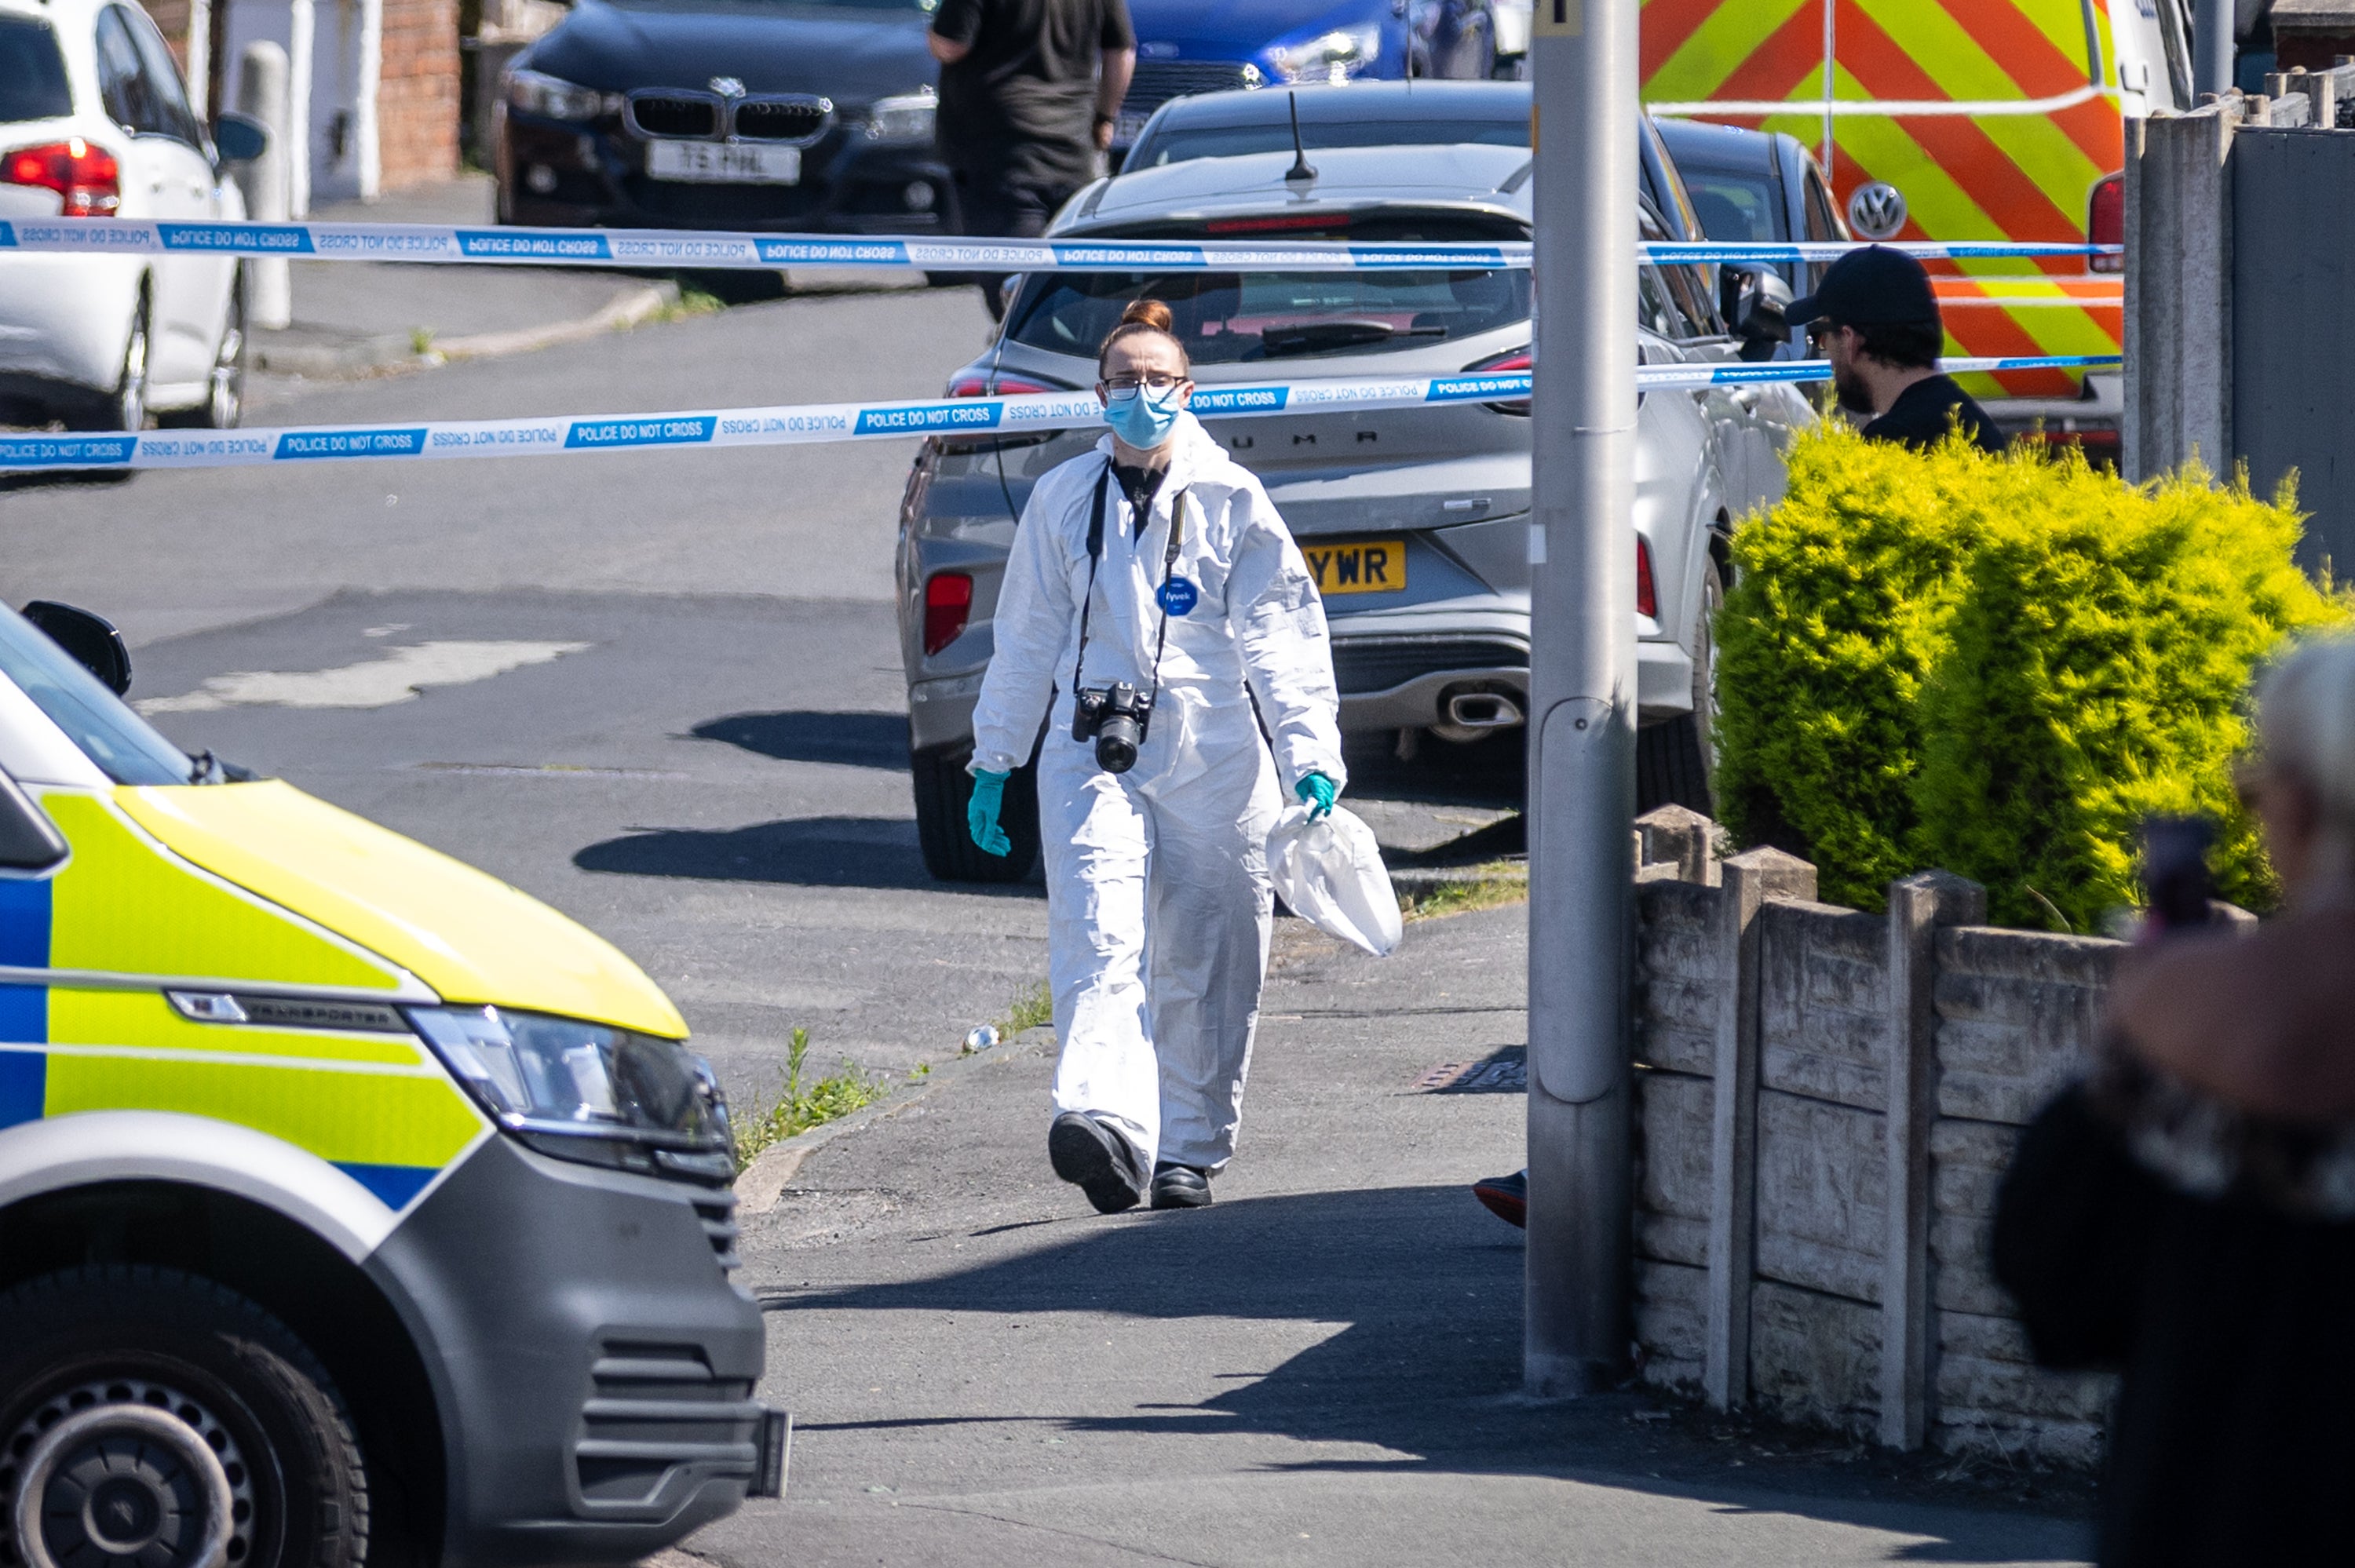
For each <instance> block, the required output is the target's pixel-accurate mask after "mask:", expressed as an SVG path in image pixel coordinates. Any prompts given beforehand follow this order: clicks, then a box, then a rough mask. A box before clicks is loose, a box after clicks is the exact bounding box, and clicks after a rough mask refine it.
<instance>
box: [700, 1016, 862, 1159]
mask: <svg viewBox="0 0 2355 1568" xmlns="http://www.w3.org/2000/svg"><path fill="white" fill-rule="evenodd" d="M808 1055H809V1031H808V1030H806V1029H796V1030H794V1040H793V1044H792V1045H791V1046H790V1047H788V1048H787V1050H786V1053H785V1070H784V1072H783V1075H782V1076H783V1080H784V1081H783V1084H782V1085H781V1086H780V1087H781V1088H782V1090H783V1092H782V1093H781V1094H780V1095H779V1096H778V1097H777V1098H776V1100H775V1101H773V1102H763V1101H762V1098H761V1097H760V1096H758V1095H755V1096H753V1097H752V1104H751V1107H750V1108H749V1109H748V1110H746V1111H745V1112H744V1114H742V1115H741V1116H739V1117H737V1118H736V1165H737V1168H738V1169H739V1170H741V1169H742V1168H743V1167H745V1166H747V1165H750V1164H751V1163H752V1160H753V1159H754V1157H755V1156H757V1155H758V1154H759V1153H760V1152H761V1151H762V1150H764V1149H766V1148H768V1147H769V1146H770V1145H771V1144H773V1143H782V1142H783V1141H784V1140H785V1139H788V1138H791V1137H793V1136H794V1134H796V1133H802V1132H807V1131H808V1130H809V1129H810V1128H814V1127H820V1126H823V1125H824V1124H826V1122H830V1121H832V1120H834V1119H835V1118H837V1117H845V1116H848V1115H849V1114H850V1113H851V1112H852V1111H855V1110H858V1109H860V1108H862V1107H866V1106H871V1105H873V1104H874V1103H875V1102H876V1101H877V1100H879V1099H881V1098H882V1097H884V1096H886V1095H888V1094H890V1092H891V1086H890V1083H889V1082H888V1081H887V1080H885V1079H884V1078H883V1077H881V1076H880V1075H875V1074H869V1073H862V1072H860V1071H859V1070H858V1065H856V1064H855V1063H853V1062H852V1061H851V1060H850V1059H849V1058H848V1057H847V1056H846V1057H844V1058H843V1061H842V1066H841V1067H840V1069H839V1070H837V1071H836V1072H834V1073H832V1074H829V1075H826V1077H823V1078H820V1079H818V1080H816V1081H815V1083H811V1084H808V1085H805V1084H804V1083H803V1082H802V1069H803V1065H804V1062H805V1058H806V1057H807V1056H808Z"/></svg>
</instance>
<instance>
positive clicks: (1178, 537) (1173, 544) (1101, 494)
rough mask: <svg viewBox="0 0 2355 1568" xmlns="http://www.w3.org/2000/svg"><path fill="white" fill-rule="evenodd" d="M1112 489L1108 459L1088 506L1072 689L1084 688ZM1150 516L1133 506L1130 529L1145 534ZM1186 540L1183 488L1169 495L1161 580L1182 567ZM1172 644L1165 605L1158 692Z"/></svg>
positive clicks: (1156, 652) (1156, 648)
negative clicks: (1085, 564)
mask: <svg viewBox="0 0 2355 1568" xmlns="http://www.w3.org/2000/svg"><path fill="white" fill-rule="evenodd" d="M1111 490H1112V461H1111V460H1110V459H1106V460H1105V461H1104V467H1103V472H1102V473H1100V474H1098V475H1097V476H1096V494H1095V501H1094V503H1092V505H1091V506H1090V507H1089V509H1088V590H1087V592H1086V593H1085V594H1083V595H1082V596H1081V599H1080V646H1079V648H1078V650H1077V652H1074V653H1073V654H1072V656H1071V689H1072V690H1073V691H1075V692H1076V691H1078V690H1079V689H1080V672H1081V669H1082V667H1083V666H1084V665H1085V664H1086V662H1087V657H1088V616H1089V614H1090V613H1091V612H1092V611H1093V610H1094V609H1095V607H1096V563H1097V562H1098V561H1100V560H1102V559H1103V532H1104V498H1105V496H1106V495H1108V494H1109V493H1111ZM1148 520H1149V519H1148V518H1147V517H1146V515H1145V514H1141V513H1140V512H1138V511H1137V510H1136V509H1135V507H1131V508H1130V509H1129V532H1130V533H1132V534H1134V535H1136V536H1137V537H1139V538H1142V537H1144V535H1145V524H1146V522H1147V521H1148ZM1185 542H1186V492H1185V491H1183V490H1181V491H1179V492H1178V493H1177V494H1176V495H1173V496H1171V497H1170V498H1169V546H1168V548H1167V549H1166V550H1164V551H1163V552H1162V553H1161V580H1162V582H1163V583H1164V584H1167V582H1168V581H1169V574H1170V573H1172V572H1174V571H1176V570H1177V551H1178V549H1179V547H1180V546H1183V545H1184V544H1185ZM1168 645H1169V609H1168V607H1167V605H1164V606H1163V607H1162V609H1161V633H1160V635H1159V636H1158V637H1156V639H1155V640H1154V643H1153V686H1152V691H1153V694H1155V695H1156V696H1157V695H1159V694H1160V691H1161V651H1162V650H1163V649H1164V648H1167V646H1168Z"/></svg>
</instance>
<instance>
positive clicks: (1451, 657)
mask: <svg viewBox="0 0 2355 1568" xmlns="http://www.w3.org/2000/svg"><path fill="white" fill-rule="evenodd" d="M1527 668H1529V650H1528V649H1527V648H1525V647H1523V646H1521V645H1520V644H1519V643H1517V642H1505V641H1491V640H1488V639H1485V638H1473V637H1399V638H1381V639H1375V638H1346V639H1345V638H1336V639H1335V640H1334V642H1333V676H1334V680H1335V681H1336V683H1337V684H1338V685H1339V686H1340V689H1341V692H1342V694H1343V695H1345V696H1362V695H1366V694H1371V693H1374V692H1387V691H1389V690H1391V688H1392V687H1393V686H1403V685H1405V684H1406V683H1408V682H1409V681H1414V680H1420V679H1422V678H1423V676H1425V675H1445V674H1453V673H1455V672H1457V671H1469V670H1526V669H1527Z"/></svg>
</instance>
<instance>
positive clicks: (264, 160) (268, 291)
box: [237, 38, 294, 332]
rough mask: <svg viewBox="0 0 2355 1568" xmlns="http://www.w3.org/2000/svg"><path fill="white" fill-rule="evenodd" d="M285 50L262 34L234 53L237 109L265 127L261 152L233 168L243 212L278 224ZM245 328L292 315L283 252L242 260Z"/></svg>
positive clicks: (287, 121) (285, 202)
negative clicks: (265, 141)
mask: <svg viewBox="0 0 2355 1568" xmlns="http://www.w3.org/2000/svg"><path fill="white" fill-rule="evenodd" d="M286 82H287V60H286V51H285V50H284V49H282V48H279V47H278V45H276V44H274V43H272V42H271V41H269V40H268V39H266V38H265V39H263V40H262V41H261V42H260V43H253V44H248V45H246V46H245V52H244V53H243V54H242V55H241V56H240V57H239V62H238V72H237V108H238V112H239V113H240V114H250V115H251V116H252V117H253V118H254V119H256V120H259V121H261V123H262V124H263V125H264V126H265V127H266V128H267V129H268V130H269V132H270V145H269V146H267V147H265V148H263V149H262V152H261V156H260V157H259V158H256V159H254V160H253V162H251V163H250V164H245V165H243V166H242V167H240V169H239V170H238V171H237V185H238V189H239V190H240V191H241V192H243V193H244V196H245V216H246V217H250V218H251V219H252V220H253V221H254V222H256V223H283V222H285V221H286V219H287V216H288V214H289V212H290V210H291V202H290V189H289V185H290V182H289V177H288V169H289V168H290V167H291V164H290V163H289V159H290V158H291V157H292V155H293V154H292V150H291V148H290V145H289V142H288V137H289V136H290V135H292V134H294V132H291V131H290V130H289V127H290V126H291V125H292V124H293V115H292V114H291V113H290V112H289V111H288V106H287V87H286ZM245 287H246V295H245V321H246V325H247V326H248V327H258V328H260V329H261V330H263V331H265V332H276V331H278V330H280V329H282V328H283V327H284V326H285V325H286V324H287V323H289V322H291V321H293V318H294V292H293V271H292V270H291V268H290V267H289V264H288V262H287V260H286V258H285V257H283V256H257V257H255V258H253V259H252V260H249V261H248V262H246V264H245Z"/></svg>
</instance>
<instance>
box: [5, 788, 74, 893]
mask: <svg viewBox="0 0 2355 1568" xmlns="http://www.w3.org/2000/svg"><path fill="white" fill-rule="evenodd" d="M67 853H68V850H67V845H66V840H65V835H64V834H63V833H60V832H58V825H57V824H56V823H55V822H53V821H49V819H48V815H47V814H46V813H45V812H43V811H42V810H41V809H40V808H39V807H38V806H37V805H35V804H33V798H32V797H31V796H30V795H27V794H26V793H25V791H24V790H22V789H18V788H17V786H16V780H15V779H11V778H9V777H8V776H7V775H6V774H5V773H0V870H7V871H47V870H48V869H49V868H50V867H51V866H53V865H56V864H58V863H59V862H60V861H62V860H64V859H65V858H66V854H67Z"/></svg>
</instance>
